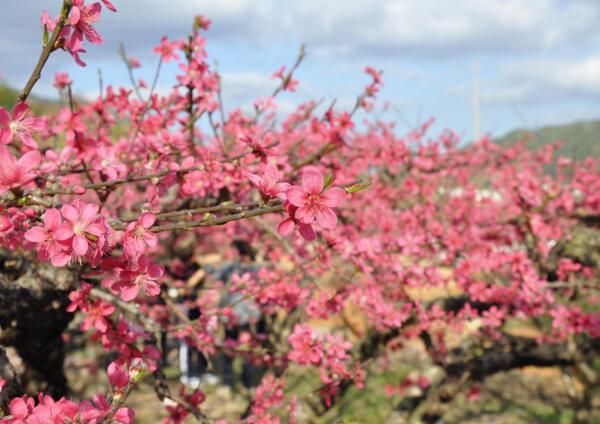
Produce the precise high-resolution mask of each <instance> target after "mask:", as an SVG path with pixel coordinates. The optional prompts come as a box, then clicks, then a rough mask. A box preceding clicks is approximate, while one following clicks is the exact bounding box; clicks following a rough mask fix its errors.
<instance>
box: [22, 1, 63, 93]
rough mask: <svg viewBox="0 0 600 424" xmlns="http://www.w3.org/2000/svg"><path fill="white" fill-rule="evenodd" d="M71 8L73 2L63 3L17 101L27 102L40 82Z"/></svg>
mask: <svg viewBox="0 0 600 424" xmlns="http://www.w3.org/2000/svg"><path fill="white" fill-rule="evenodd" d="M72 6H73V2H72V1H71V0H64V1H63V4H62V10H61V14H60V18H59V19H58V22H57V23H56V27H55V28H54V31H53V32H52V36H51V37H50V40H49V41H48V42H47V43H46V45H45V46H44V48H43V49H42V52H41V53H40V58H39V59H38V61H37V64H36V65H35V68H33V72H32V73H31V76H30V77H29V79H28V80H27V83H26V84H25V87H24V88H23V90H22V91H21V92H20V93H19V97H18V98H19V101H21V102H24V101H25V100H27V97H29V94H30V93H31V90H32V89H33V86H34V85H35V84H36V83H37V82H38V81H39V80H40V78H41V76H42V69H44V66H45V65H46V62H47V61H48V58H49V57H50V54H51V53H52V52H53V51H54V50H56V43H57V41H58V39H59V37H60V33H61V32H62V30H63V28H64V27H65V24H66V22H67V16H68V15H69V12H70V11H71V7H72Z"/></svg>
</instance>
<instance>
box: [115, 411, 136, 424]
mask: <svg viewBox="0 0 600 424" xmlns="http://www.w3.org/2000/svg"><path fill="white" fill-rule="evenodd" d="M134 418H135V412H134V411H133V409H130V408H119V409H117V413H116V414H115V419H116V420H117V422H118V423H119V424H133V423H134V421H135V420H134Z"/></svg>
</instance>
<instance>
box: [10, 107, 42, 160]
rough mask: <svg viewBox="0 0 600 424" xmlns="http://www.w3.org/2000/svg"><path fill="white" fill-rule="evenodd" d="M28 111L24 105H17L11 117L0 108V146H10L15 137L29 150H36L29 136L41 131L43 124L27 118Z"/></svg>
mask: <svg viewBox="0 0 600 424" xmlns="http://www.w3.org/2000/svg"><path fill="white" fill-rule="evenodd" d="M28 110H29V107H28V106H27V104H26V103H23V102H21V103H18V104H17V105H16V106H15V108H14V109H13V113H12V117H11V115H10V114H9V113H8V112H7V111H6V109H4V108H3V107H0V144H10V143H11V142H12V141H13V139H14V138H15V137H16V138H17V139H19V140H20V141H21V143H23V145H24V146H27V147H29V148H30V149H37V148H38V145H37V143H36V141H35V140H34V139H33V137H32V136H31V135H32V134H33V133H34V132H39V131H41V130H42V125H43V124H42V121H41V120H40V119H39V118H36V117H31V116H27V111H28ZM2 127H4V128H2Z"/></svg>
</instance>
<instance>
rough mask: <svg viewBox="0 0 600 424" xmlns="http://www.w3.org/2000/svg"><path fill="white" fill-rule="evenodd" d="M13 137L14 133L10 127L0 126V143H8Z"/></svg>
mask: <svg viewBox="0 0 600 424" xmlns="http://www.w3.org/2000/svg"><path fill="white" fill-rule="evenodd" d="M13 138H14V134H13V132H12V131H11V130H10V128H0V144H10V142H11V141H12V140H13Z"/></svg>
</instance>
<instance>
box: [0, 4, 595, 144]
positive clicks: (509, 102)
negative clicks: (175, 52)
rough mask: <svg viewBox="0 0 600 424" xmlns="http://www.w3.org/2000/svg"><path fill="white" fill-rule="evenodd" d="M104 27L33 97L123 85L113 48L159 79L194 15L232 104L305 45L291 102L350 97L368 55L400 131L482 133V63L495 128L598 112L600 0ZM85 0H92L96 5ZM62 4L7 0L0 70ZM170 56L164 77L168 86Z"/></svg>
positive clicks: (16, 79) (348, 101)
mask: <svg viewBox="0 0 600 424" xmlns="http://www.w3.org/2000/svg"><path fill="white" fill-rule="evenodd" d="M112 1H113V3H114V4H115V6H116V7H117V9H118V13H116V14H113V13H111V12H109V11H108V10H106V9H105V10H104V11H103V13H102V17H101V20H100V22H99V23H98V25H97V29H98V31H99V33H100V34H101V35H102V36H103V38H104V44H103V45H101V46H92V45H87V46H86V48H87V50H88V53H87V54H85V55H84V60H85V61H86V62H87V63H88V67H87V68H83V69H82V68H79V67H78V66H76V65H75V64H74V62H73V61H72V60H71V58H70V57H69V56H68V55H67V54H65V53H62V52H60V53H57V54H55V55H53V57H52V58H51V60H50V62H49V66H48V68H47V69H46V71H45V72H44V75H43V79H42V81H40V83H39V85H38V86H36V88H35V90H34V93H36V94H39V95H44V96H56V94H55V93H54V92H53V90H52V87H51V83H52V78H53V74H54V73H55V72H57V71H61V72H64V71H67V72H69V73H70V74H71V76H72V78H73V79H74V80H75V86H74V90H75V92H76V93H78V94H79V95H82V96H90V95H93V94H95V93H97V90H98V78H97V69H98V68H101V69H102V71H103V75H104V80H105V84H111V83H112V84H127V76H126V72H125V69H124V66H123V64H122V63H121V62H120V61H119V59H118V55H117V46H118V43H119V42H123V43H124V44H125V46H126V47H127V50H128V53H129V54H130V55H134V56H136V57H138V58H139V59H140V60H141V61H142V63H143V65H144V67H143V68H142V70H140V72H139V75H140V76H142V77H144V78H145V79H146V81H149V80H151V75H152V74H153V70H154V66H155V64H156V60H157V58H156V56H155V55H154V54H153V53H152V47H153V46H155V45H156V44H158V42H159V40H160V37H161V36H162V35H168V36H169V37H180V36H183V35H184V34H185V33H186V32H187V31H188V29H189V28H190V25H191V22H192V18H193V16H194V15H197V14H203V15H206V16H207V17H209V18H210V19H212V20H213V26H212V27H211V30H210V31H209V33H208V34H207V39H208V51H209V54H210V55H211V57H212V59H214V60H217V61H218V62H219V68H220V70H221V73H222V74H223V80H224V96H225V102H226V107H228V108H232V107H234V106H244V105H248V104H249V103H250V102H251V101H252V100H253V99H255V98H256V97H258V96H264V95H267V94H268V93H269V92H270V91H271V89H272V87H273V84H274V82H273V81H271V80H270V75H271V74H272V73H273V72H274V71H275V70H276V69H277V68H279V66H280V65H282V64H289V63H291V62H293V60H294V58H295V56H296V53H297V51H298V47H299V45H300V44H301V43H302V42H305V43H306V44H307V46H308V56H307V58H306V61H305V63H304V65H303V66H302V68H301V69H300V71H299V72H298V78H299V79H300V86H299V87H298V92H297V94H296V95H288V94H286V95H285V96H284V97H282V98H281V100H280V101H279V103H280V104H281V106H282V108H284V109H286V108H288V109H289V108H290V107H292V105H293V104H294V102H297V101H302V100H305V99H307V98H309V97H312V98H321V97H325V98H327V99H332V98H334V97H335V98H338V99H339V100H338V104H339V105H342V106H344V105H346V106H347V107H348V108H350V107H351V105H352V103H353V101H354V98H355V96H356V94H358V93H359V92H360V90H361V88H362V87H363V86H364V85H365V84H366V82H367V81H368V79H367V78H366V77H365V75H364V73H363V68H364V67H365V65H371V66H374V67H376V68H378V69H383V70H384V81H385V87H384V90H383V92H382V95H381V97H382V99H384V100H387V101H388V102H389V103H390V109H389V111H388V112H386V114H385V115H383V116H384V117H387V118H389V119H393V120H397V121H398V122H399V129H400V130H401V131H403V130H406V129H408V128H409V127H411V126H413V125H415V124H416V123H418V122H420V121H424V120H425V119H427V118H429V117H431V116H433V117H435V118H436V121H437V125H436V128H437V129H441V128H445V127H448V128H453V129H455V130H457V131H458V132H459V133H460V134H462V135H463V136H464V137H465V138H466V139H468V138H470V137H472V135H473V118H472V116H473V108H472V93H473V90H472V86H473V83H472V81H473V78H472V77H473V72H472V69H473V63H474V62H475V61H477V62H478V63H479V69H480V71H479V80H480V87H481V102H482V128H483V131H485V132H490V133H492V134H494V135H498V134H502V133H504V132H505V131H507V130H510V129H512V128H515V127H529V128H534V127H539V126H541V125H546V124H554V123H562V122H569V121H574V120H584V119H594V118H600V102H599V100H600V43H599V41H600V25H598V23H599V22H600V19H599V18H600V1H598V0H568V1H567V0H564V1H560V0H344V1H340V0H295V1H294V0H112ZM88 2H89V1H88ZM59 7H60V1H59V0H22V1H8V0H5V1H4V2H3V4H2V12H1V14H0V58H1V59H0V73H1V74H2V75H3V76H4V78H5V80H6V81H7V82H8V83H9V84H11V85H14V86H21V85H22V84H23V82H24V81H25V80H26V78H27V76H28V75H29V72H30V71H31V69H32V67H33V65H34V62H35V59H36V58H37V55H38V54H39V49H40V42H41V31H40V25H39V17H40V14H41V11H42V10H43V9H44V8H47V9H48V10H49V12H50V14H51V15H52V16H55V15H56V14H57V13H58V10H59ZM175 72H176V68H175V67H174V66H171V67H169V66H167V67H166V68H165V70H164V72H163V73H162V75H161V79H160V81H159V87H160V88H161V89H166V88H167V87H169V86H170V84H171V83H172V82H173V75H174V74H175Z"/></svg>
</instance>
